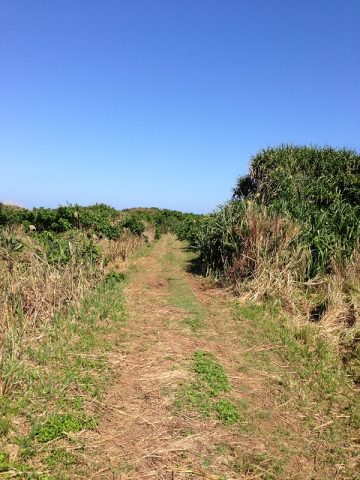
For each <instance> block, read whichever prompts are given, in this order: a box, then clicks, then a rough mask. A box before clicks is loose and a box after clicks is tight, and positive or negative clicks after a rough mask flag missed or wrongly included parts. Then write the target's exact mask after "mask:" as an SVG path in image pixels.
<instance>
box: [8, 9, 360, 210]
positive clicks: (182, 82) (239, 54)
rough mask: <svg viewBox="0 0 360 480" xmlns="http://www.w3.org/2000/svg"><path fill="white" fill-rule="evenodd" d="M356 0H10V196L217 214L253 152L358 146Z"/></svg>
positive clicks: (34, 201)
mask: <svg viewBox="0 0 360 480" xmlns="http://www.w3.org/2000/svg"><path fill="white" fill-rule="evenodd" d="M359 25H360V1H358V0H331V1H329V0H217V1H215V0H158V1H155V0H141V1H140V0H126V1H120V0H58V1H51V0H31V1H30V0H21V1H20V0H1V2H0V159H1V177H0V200H1V201H14V202H17V203H19V204H22V205H24V206H27V207H32V206H40V205H43V206H57V205H58V204H63V203H65V202H70V203H76V202H77V203H81V204H91V203H95V202H105V203H108V204H111V205H113V206H115V207H117V208H127V207H132V206H159V207H167V208H174V209H181V210H185V211H195V212H207V211H210V210H212V209H213V208H214V207H216V206H217V205H218V204H219V203H221V202H223V201H225V200H226V199H228V198H229V197H230V196H231V189H232V187H233V186H234V183H235V180H236V178H237V176H238V175H240V174H244V173H246V171H247V168H248V161H249V158H250V156H251V155H252V154H255V153H256V152H257V151H258V150H259V149H260V148H262V147H266V146H268V145H276V144H279V143H287V142H292V143H299V144H304V143H307V144H308V143H313V144H319V145H322V144H330V145H333V146H348V147H351V148H355V149H359V133H360V115H359V111H360V108H359V107H360V28H359Z"/></svg>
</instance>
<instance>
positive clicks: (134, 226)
mask: <svg viewBox="0 0 360 480" xmlns="http://www.w3.org/2000/svg"><path fill="white" fill-rule="evenodd" d="M122 226H123V228H127V229H129V230H130V232H131V233H133V234H134V235H139V236H140V235H141V234H142V233H144V231H145V225H144V223H143V222H142V221H141V220H140V219H139V218H137V217H136V216H135V215H134V214H133V215H130V216H128V217H127V218H126V219H125V220H124V221H123V222H122Z"/></svg>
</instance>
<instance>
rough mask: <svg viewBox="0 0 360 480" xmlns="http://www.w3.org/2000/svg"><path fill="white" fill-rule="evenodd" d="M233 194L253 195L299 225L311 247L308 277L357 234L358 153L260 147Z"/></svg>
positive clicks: (340, 254) (343, 252)
mask: <svg viewBox="0 0 360 480" xmlns="http://www.w3.org/2000/svg"><path fill="white" fill-rule="evenodd" d="M234 198H235V199H238V200H244V199H253V200H255V201H256V202H257V203H260V204H262V205H265V206H266V207H268V209H269V211H270V212H275V213H277V214H280V215H285V216H289V217H290V218H292V219H293V220H295V221H296V222H298V223H299V224H300V225H301V227H302V234H301V241H302V242H303V243H304V244H306V245H308V246H309V247H310V249H311V255H312V256H311V261H310V262H309V268H308V276H309V277H314V276H315V275H316V274H318V273H325V272H328V271H330V270H331V267H332V263H333V262H334V261H335V260H339V259H346V258H349V257H350V256H351V255H352V253H353V251H354V249H355V248H356V246H357V245H358V242H359V237H360V156H359V154H358V153H356V152H355V151H352V150H346V149H334V148H330V147H324V148H318V147H297V146H291V145H284V146H281V147H278V148H268V149H266V150H262V151H261V152H259V153H258V154H257V155H255V156H254V157H253V158H252V159H251V163H250V173H249V175H247V176H245V177H240V178H239V180H238V182H237V185H236V187H235V189H234Z"/></svg>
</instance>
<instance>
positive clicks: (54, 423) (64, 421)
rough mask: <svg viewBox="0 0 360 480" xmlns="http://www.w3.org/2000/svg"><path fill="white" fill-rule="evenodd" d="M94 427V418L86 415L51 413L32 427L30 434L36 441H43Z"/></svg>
mask: <svg viewBox="0 0 360 480" xmlns="http://www.w3.org/2000/svg"><path fill="white" fill-rule="evenodd" d="M95 427H96V422H95V420H94V419H93V418H91V417H89V416H87V415H75V414H70V413H65V414H58V413H53V414H51V415H50V416H49V417H48V418H47V419H46V420H45V421H44V422H43V423H41V424H39V425H36V426H35V427H34V429H33V431H32V436H33V437H35V438H36V440H37V441H38V442H41V443H45V442H50V441H51V440H55V439H57V438H61V437H65V436H66V435H67V434H68V433H70V432H80V431H81V430H84V429H86V428H87V429H91V430H92V429H94V428H95Z"/></svg>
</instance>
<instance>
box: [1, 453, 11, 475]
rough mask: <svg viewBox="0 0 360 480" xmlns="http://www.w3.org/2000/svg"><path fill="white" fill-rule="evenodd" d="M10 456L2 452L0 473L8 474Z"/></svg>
mask: <svg viewBox="0 0 360 480" xmlns="http://www.w3.org/2000/svg"><path fill="white" fill-rule="evenodd" d="M9 467H10V463H9V454H8V453H6V452H1V451H0V472H6V471H8V470H9Z"/></svg>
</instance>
